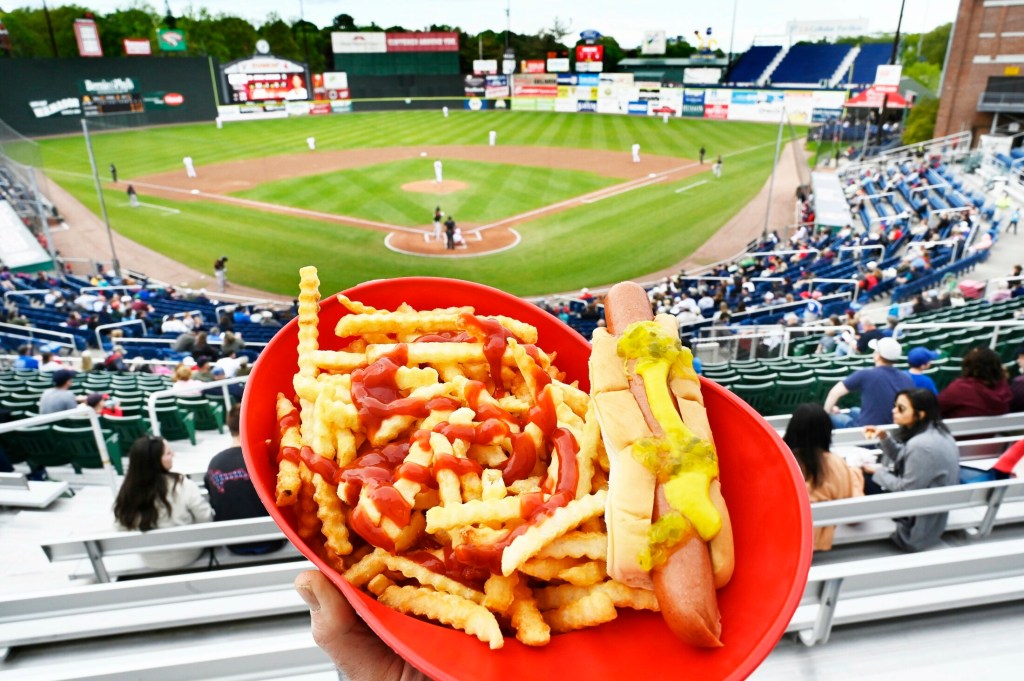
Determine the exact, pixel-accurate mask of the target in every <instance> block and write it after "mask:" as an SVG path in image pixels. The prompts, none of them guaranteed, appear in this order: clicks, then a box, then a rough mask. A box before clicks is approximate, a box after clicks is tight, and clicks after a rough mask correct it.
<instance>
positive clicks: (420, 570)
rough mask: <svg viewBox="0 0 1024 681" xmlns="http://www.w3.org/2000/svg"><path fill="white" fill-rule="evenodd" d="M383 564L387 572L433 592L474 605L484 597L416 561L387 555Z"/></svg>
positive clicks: (481, 601) (482, 600)
mask: <svg viewBox="0 0 1024 681" xmlns="http://www.w3.org/2000/svg"><path fill="white" fill-rule="evenodd" d="M384 563H385V565H387V567H388V569H389V570H393V571H395V572H401V573H402V574H403V575H405V576H406V577H407V578H409V579H415V580H416V581H417V582H419V583H420V585H422V586H429V587H431V588H433V589H434V590H435V591H443V592H444V593H449V594H454V595H456V596H460V597H461V598H465V599H466V600H468V601H473V602H474V603H483V602H484V595H483V594H482V593H481V592H479V591H477V590H475V589H471V588H469V587H468V586H466V585H464V584H461V583H460V582H456V581H455V580H454V579H451V578H450V577H446V576H444V575H442V574H439V573H437V572H434V571H433V570H430V569H428V568H426V567H424V566H422V565H420V564H419V563H417V562H416V561H413V560H409V559H408V558H403V557H402V556H392V555H390V554H389V555H387V556H386V557H385V558H384Z"/></svg>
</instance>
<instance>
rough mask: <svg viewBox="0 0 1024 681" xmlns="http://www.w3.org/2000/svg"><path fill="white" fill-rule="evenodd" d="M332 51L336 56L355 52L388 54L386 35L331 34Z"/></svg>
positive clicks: (335, 32) (336, 32)
mask: <svg viewBox="0 0 1024 681" xmlns="http://www.w3.org/2000/svg"><path fill="white" fill-rule="evenodd" d="M331 50H332V51H333V52H334V53H335V54H351V53H355V52H360V53H366V52H387V51H388V43H387V34H386V33H380V32H378V33H341V32H338V31H334V32H332V33H331Z"/></svg>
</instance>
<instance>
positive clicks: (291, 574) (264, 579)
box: [0, 561, 313, 659]
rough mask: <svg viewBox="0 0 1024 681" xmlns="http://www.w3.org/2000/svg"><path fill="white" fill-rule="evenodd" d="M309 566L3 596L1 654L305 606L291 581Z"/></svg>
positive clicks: (260, 568) (280, 565)
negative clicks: (17, 649) (30, 646)
mask: <svg viewBox="0 0 1024 681" xmlns="http://www.w3.org/2000/svg"><path fill="white" fill-rule="evenodd" d="M312 568H313V565H312V564H311V563H309V562H308V561H292V562H288V563H276V564H272V565H257V566H249V567H245V568H234V569H230V570H219V571H217V572H209V573H203V574H198V575H197V574H184V575H169V576H166V577H153V578H150V579H144V580H137V581H136V580H131V581H126V582H119V583H116V584H94V585H90V586H84V587H69V588H67V589H61V590H58V591H48V592H45V593H42V594H30V595H25V596H14V597H8V598H5V599H3V600H0V659H3V658H4V657H5V656H6V654H7V651H9V650H10V649H11V648H13V647H15V646H25V645H33V644H39V643H53V642H56V641H70V640H76V639H83V638H98V637H101V636H112V635H119V634H132V633H136V632H140V631H152V630H159V629H168V628H171V627H183V626H191V625H201V624H210V623H213V622H226V621H233V620H244V619H252V618H257V617H272V616H276V615H282V614H291V613H298V612H303V611H304V610H306V609H308V608H307V606H306V605H305V604H304V603H303V602H302V599H301V598H299V596H298V594H297V593H295V589H294V588H293V587H292V583H293V582H294V580H295V577H296V576H297V575H298V574H299V573H300V572H302V571H304V570H309V569H312Z"/></svg>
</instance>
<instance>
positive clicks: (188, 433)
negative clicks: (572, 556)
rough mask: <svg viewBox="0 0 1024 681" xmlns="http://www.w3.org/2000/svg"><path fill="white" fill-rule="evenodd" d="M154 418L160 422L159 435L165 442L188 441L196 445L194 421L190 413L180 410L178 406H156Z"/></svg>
mask: <svg viewBox="0 0 1024 681" xmlns="http://www.w3.org/2000/svg"><path fill="white" fill-rule="evenodd" d="M156 417H157V419H158V420H159V422H160V434H161V435H162V436H163V437H164V439H166V440H188V441H190V442H191V443H192V445H193V446H195V444H196V419H195V416H194V415H193V414H192V412H189V411H185V410H184V409H180V408H179V407H178V405H176V404H172V405H169V406H159V405H158V406H157V407H156Z"/></svg>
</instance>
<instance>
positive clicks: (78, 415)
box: [0, 404, 119, 494]
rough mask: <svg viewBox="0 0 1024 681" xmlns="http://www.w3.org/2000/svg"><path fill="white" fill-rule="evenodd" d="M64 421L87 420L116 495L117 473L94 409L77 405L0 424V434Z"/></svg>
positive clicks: (111, 487)
mask: <svg viewBox="0 0 1024 681" xmlns="http://www.w3.org/2000/svg"><path fill="white" fill-rule="evenodd" d="M65 419H88V420H89V427H90V428H91V429H92V434H93V437H94V438H95V440H96V448H97V450H98V451H99V453H100V461H101V462H102V463H103V469H104V470H105V471H106V472H107V475H108V477H109V479H110V489H112V490H113V491H114V494H117V489H118V486H119V484H118V479H117V471H115V470H114V466H113V464H111V463H110V452H109V451H108V450H107V443H106V440H104V439H103V428H102V427H101V426H100V417H99V415H98V414H97V413H96V410H95V409H90V408H89V407H87V406H85V405H84V404H83V405H79V406H77V407H75V408H74V409H67V410H64V411H57V412H54V413H52V414H43V415H40V416H29V417H26V418H22V419H17V420H16V421H8V422H6V423H0V433H11V432H14V431H18V430H22V429H24V428H31V427H33V426H45V425H47V424H49V423H57V422H58V421H63V420H65Z"/></svg>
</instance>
